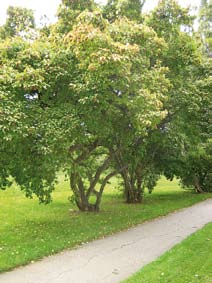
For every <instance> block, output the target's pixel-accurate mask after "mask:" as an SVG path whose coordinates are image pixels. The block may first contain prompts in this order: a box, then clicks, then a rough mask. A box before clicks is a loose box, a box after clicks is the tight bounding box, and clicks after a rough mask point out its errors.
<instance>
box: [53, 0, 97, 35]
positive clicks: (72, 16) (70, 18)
mask: <svg viewBox="0 0 212 283" xmlns="http://www.w3.org/2000/svg"><path fill="white" fill-rule="evenodd" d="M96 7H97V6H96V4H95V2H94V0H63V1H62V4H61V5H60V6H59V8H58V12H57V16H58V23H57V25H56V29H57V32H58V31H59V32H60V33H62V34H65V33H67V32H70V31H71V29H72V27H73V25H74V23H75V22H76V20H77V17H78V16H79V15H80V13H82V12H83V11H85V10H88V11H94V10H95V9H96Z"/></svg>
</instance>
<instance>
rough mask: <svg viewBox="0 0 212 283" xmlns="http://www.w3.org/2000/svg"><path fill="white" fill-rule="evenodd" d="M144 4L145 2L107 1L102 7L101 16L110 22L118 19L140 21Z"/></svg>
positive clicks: (128, 0)
mask: <svg viewBox="0 0 212 283" xmlns="http://www.w3.org/2000/svg"><path fill="white" fill-rule="evenodd" d="M145 2H146V1H145V0H143V1H141V0H108V2H107V4H106V5H105V6H104V7H103V14H104V16H105V17H106V18H107V19H108V20H109V21H110V22H113V21H115V20H116V19H117V18H118V17H127V18H128V19H130V20H134V21H141V19H142V17H141V11H142V8H143V5H144V4H145Z"/></svg>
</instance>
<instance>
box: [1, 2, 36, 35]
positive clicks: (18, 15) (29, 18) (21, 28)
mask: <svg viewBox="0 0 212 283" xmlns="http://www.w3.org/2000/svg"><path fill="white" fill-rule="evenodd" d="M34 28H35V19H34V15H33V11H32V10H30V9H27V8H21V7H13V6H10V7H9V8H8V9H7V19H6V23H5V24H4V25H3V26H1V27H0V38H2V39H5V38H7V37H14V36H20V35H23V33H25V34H26V33H29V31H30V29H34Z"/></svg>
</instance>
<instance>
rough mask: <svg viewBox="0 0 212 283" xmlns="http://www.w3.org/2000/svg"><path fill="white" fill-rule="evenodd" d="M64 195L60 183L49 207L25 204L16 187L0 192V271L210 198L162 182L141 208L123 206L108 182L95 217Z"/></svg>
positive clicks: (64, 186)
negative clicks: (78, 209) (100, 208)
mask: <svg viewBox="0 0 212 283" xmlns="http://www.w3.org/2000/svg"><path fill="white" fill-rule="evenodd" d="M69 196H70V190H69V184H68V182H65V181H63V180H62V179H61V180H60V183H59V185H58V186H57V188H56V190H55V192H54V193H53V202H52V203H51V204H49V205H39V204H38V201H37V200H36V199H35V200H29V199H26V198H25V197H24V195H23V193H22V192H20V191H19V190H18V189H17V188H11V189H8V190H7V191H0V272H3V271H6V270H9V269H12V268H14V267H16V266H19V265H23V264H26V263H29V262H31V261H34V260H37V259H40V258H42V257H44V256H47V255H51V254H54V253H56V252H58V251H61V250H63V249H66V248H72V247H74V246H77V245H79V244H81V243H85V242H87V241H90V240H92V239H97V238H101V237H104V236H105V235H109V234H112V233H114V232H117V231H120V230H122V229H127V228H129V227H131V226H133V225H136V224H138V223H142V222H144V221H146V220H149V219H152V218H155V217H158V216H162V215H165V214H167V213H169V212H171V211H175V210H177V209H180V208H183V207H187V206H190V205H192V204H194V203H196V202H199V201H202V200H204V199H207V198H209V197H211V194H202V195H201V194H195V193H193V192H191V191H184V190H182V189H181V188H180V187H179V186H178V184H177V181H173V182H168V181H166V180H165V179H164V178H162V179H161V180H160V181H159V183H158V185H157V187H156V188H155V190H154V192H153V193H152V194H151V195H149V194H146V196H145V200H144V203H143V204H141V205H138V204H137V205H127V204H125V203H124V202H123V198H122V195H121V193H120V191H119V190H118V189H117V182H116V179H113V180H112V182H111V184H109V185H108V187H107V188H106V191H105V194H104V197H103V203H102V210H101V212H100V213H98V214H97V213H80V212H78V211H77V210H76V208H75V207H74V206H73V205H72V204H70V202H69V201H68V197H69ZM210 227H211V226H210ZM208 229H209V228H208ZM207 243H208V242H207ZM210 243H211V242H210ZM200 251H201V249H200ZM206 252H207V250H206ZM197 254H199V246H198V253H197ZM175 264H177V262H176V263H175ZM201 264H202V263H201ZM170 266H171V265H170ZM185 268H187V267H186V266H185ZM197 270H198V269H197ZM192 272H193V271H192ZM197 273H198V272H197ZM195 274H196V273H195ZM130 282H132V281H130ZM133 282H134V281H133ZM138 282H141V281H138ZM142 282H143V281H142ZM145 282H146V281H145ZM151 282H154V281H151ZM157 282H159V281H157ZM161 282H174V281H161ZM175 282H181V281H175ZM192 282H193V281H192ZM195 282H196V281H195ZM198 282H199V281H198ZM202 282H203V281H202ZM204 282H205V281H204Z"/></svg>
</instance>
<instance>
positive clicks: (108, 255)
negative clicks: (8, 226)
mask: <svg viewBox="0 0 212 283" xmlns="http://www.w3.org/2000/svg"><path fill="white" fill-rule="evenodd" d="M208 222H212V199H210V200H206V201H204V202H202V203H199V204H196V205H194V206H192V207H189V208H185V209H182V210H180V211H178V212H175V213H172V214H169V215H168V216H164V217H161V218H158V219H155V220H152V221H149V222H146V223H143V224H140V225H138V226H136V227H135V228H131V229H129V230H128V231H124V232H120V233H117V234H115V235H113V236H109V237H107V238H105V239H102V240H97V241H93V242H91V243H88V244H86V245H84V246H82V247H80V248H79V249H76V250H70V251H64V252H62V253H60V254H58V255H54V256H50V257H47V258H44V259H43V260H41V261H39V262H36V263H33V264H30V265H28V266H25V267H21V268H18V269H16V270H14V271H11V272H8V273H4V274H2V275H0V283H116V282H120V281H121V280H123V279H125V278H127V277H128V276H129V275H131V274H132V273H134V272H135V271H137V270H138V269H140V268H141V267H142V266H144V265H145V264H147V263H149V262H151V261H152V260H154V259H155V258H157V257H158V256H160V255H161V254H163V253H164V252H165V251H167V250H169V249H170V248H171V247H172V246H174V245H175V244H177V243H179V242H181V241H182V240H183V239H184V238H186V237H187V236H188V235H190V234H191V233H193V232H195V231H196V230H198V229H200V228H201V227H203V226H204V225H205V224H206V223H208Z"/></svg>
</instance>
